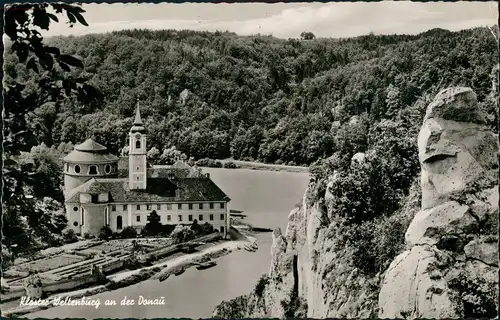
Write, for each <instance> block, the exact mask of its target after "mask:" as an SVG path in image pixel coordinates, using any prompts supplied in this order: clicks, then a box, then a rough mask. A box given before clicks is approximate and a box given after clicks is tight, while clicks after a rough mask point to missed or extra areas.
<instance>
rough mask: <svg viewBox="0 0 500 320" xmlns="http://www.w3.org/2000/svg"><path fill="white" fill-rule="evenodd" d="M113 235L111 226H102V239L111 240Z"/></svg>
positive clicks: (100, 232) (100, 234)
mask: <svg viewBox="0 0 500 320" xmlns="http://www.w3.org/2000/svg"><path fill="white" fill-rule="evenodd" d="M112 235H113V231H111V228H110V227H109V226H104V227H102V228H101V230H100V231H99V239H100V240H106V241H107V240H109V238H111V236H112Z"/></svg>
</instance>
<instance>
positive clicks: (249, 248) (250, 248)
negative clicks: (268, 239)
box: [244, 244, 257, 252]
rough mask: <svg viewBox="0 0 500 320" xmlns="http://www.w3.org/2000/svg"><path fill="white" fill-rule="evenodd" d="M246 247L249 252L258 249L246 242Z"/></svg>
mask: <svg viewBox="0 0 500 320" xmlns="http://www.w3.org/2000/svg"><path fill="white" fill-rule="evenodd" d="M244 249H245V250H246V251H248V252H255V251H257V249H255V248H253V247H252V246H249V245H248V244H246V245H245V246H244Z"/></svg>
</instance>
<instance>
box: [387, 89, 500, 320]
mask: <svg viewBox="0 0 500 320" xmlns="http://www.w3.org/2000/svg"><path fill="white" fill-rule="evenodd" d="M484 119H485V117H484V115H483V114H481V111H480V110H479V108H478V105H477V99H476V95H475V94H474V92H473V91H472V90H471V89H469V88H450V89H447V90H444V91H442V92H440V93H439V94H438V95H437V96H436V97H435V99H434V101H433V102H432V103H431V104H430V105H429V106H428V108H427V113H426V116H425V119H424V123H423V125H422V128H421V130H420V133H419V136H418V147H419V158H420V163H421V187H422V208H421V211H420V212H418V213H417V214H416V216H415V217H414V219H413V221H412V223H411V224H410V226H409V228H408V230H407V232H406V237H405V238H406V244H407V250H406V251H405V252H403V253H401V254H400V255H399V256H398V257H396V259H395V260H394V261H393V262H392V263H391V265H390V267H389V269H388V270H387V271H386V273H385V277H384V281H383V284H382V287H381V290H380V293H379V317H381V318H397V317H410V318H415V317H425V318H443V317H450V318H451V317H453V318H456V317H459V318H462V317H494V316H495V310H496V309H497V307H498V305H496V306H495V304H498V292H497V290H496V288H497V287H498V274H497V272H498V244H497V243H498V242H497V241H498V239H497V236H496V233H497V222H498V181H497V179H498V138H497V137H496V136H495V135H494V134H493V133H492V132H491V131H490V130H489V129H488V128H487V127H486V126H485V125H484V123H485V121H484Z"/></svg>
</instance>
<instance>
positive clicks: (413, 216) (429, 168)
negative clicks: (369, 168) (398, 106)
mask: <svg viewBox="0 0 500 320" xmlns="http://www.w3.org/2000/svg"><path fill="white" fill-rule="evenodd" d="M484 123H485V122H484V116H483V115H482V114H481V112H480V111H479V108H478V104H477V101H476V96H475V94H474V93H473V92H472V91H471V90H470V89H467V88H451V89H447V90H445V91H442V92H441V93H439V94H438V95H437V96H436V97H435V99H434V101H433V102H432V103H431V104H430V105H429V106H428V107H427V112H426V115H425V118H424V122H423V125H422V127H421V130H420V133H419V135H418V150H419V160H420V165H421V174H420V183H416V184H414V185H413V187H412V188H411V189H410V191H409V193H408V194H407V196H406V197H405V199H404V201H403V203H402V205H401V208H400V209H399V210H396V211H395V212H394V214H393V215H392V216H390V217H380V218H379V219H374V220H373V222H372V223H371V224H364V225H366V226H367V227H365V228H366V229H363V228H360V227H357V228H352V227H349V223H347V222H346V219H345V218H344V217H342V216H341V215H339V214H337V211H338V210H337V208H335V207H332V206H331V205H329V204H330V203H332V202H333V201H332V197H334V195H333V194H332V192H331V190H332V187H333V185H334V184H335V183H336V181H337V180H338V179H340V178H339V176H340V174H339V173H338V172H335V171H334V172H333V173H331V174H330V175H329V177H328V178H327V179H326V188H325V190H324V192H320V194H321V196H320V197H319V198H318V197H317V194H318V193H317V192H316V191H317V190H315V189H317V185H316V183H315V182H314V181H313V182H311V184H310V185H309V187H308V190H307V191H306V193H305V196H304V198H303V201H302V204H301V205H300V207H299V208H296V209H294V210H292V212H291V213H290V215H289V222H288V226H287V229H286V232H285V233H284V234H283V233H282V232H281V231H280V230H279V229H278V230H275V232H274V234H273V240H274V243H273V247H272V262H271V267H270V270H269V273H268V274H267V275H264V276H263V277H262V278H261V279H260V280H259V282H258V283H257V285H256V287H255V290H254V291H253V292H252V293H250V294H249V295H246V296H243V297H238V298H237V299H234V300H232V301H229V302H223V303H222V304H221V305H219V306H218V307H217V308H216V310H215V312H214V316H218V317H294V316H295V317H306V316H307V317H314V318H325V317H346V318H366V317H377V316H378V317H382V318H401V317H404V318H407V317H408V318H415V317H428V318H434V317H435V318H441V317H465V316H471V317H472V316H473V317H480V316H493V317H494V316H495V315H496V309H497V307H498V292H497V290H496V289H497V287H498V274H497V270H498V244H497V243H498V242H497V241H498V238H497V222H498V180H497V177H498V142H497V137H496V136H495V135H494V134H493V133H492V132H491V131H489V129H488V128H487V127H486V126H485V125H484ZM370 157H373V155H372V154H370V153H367V154H366V155H365V154H361V153H358V154H355V155H354V156H353V157H352V161H351V167H356V166H360V167H362V166H364V165H365V162H369V161H370ZM360 196H361V195H360ZM354 200H356V199H353V201H354ZM383 200H384V199H380V201H383ZM399 229H401V230H402V231H401V232H399V231H398V230H399ZM363 230H366V232H368V231H369V232H374V233H375V234H377V236H376V237H375V239H376V241H375V242H380V243H382V244H379V248H381V251H377V252H379V253H381V254H380V259H381V260H383V259H384V258H385V259H386V260H388V261H386V263H385V262H384V261H381V262H377V261H376V262H374V263H378V265H381V266H383V267H382V268H379V269H376V270H378V272H376V273H375V272H372V273H370V272H366V271H363V270H362V269H363V268H359V265H360V264H359V262H358V263H356V261H359V260H360V259H363V258H364V259H365V260H362V261H367V262H366V263H370V261H371V260H370V259H368V258H366V256H369V255H368V254H366V252H363V241H365V240H364V239H363V237H364V236H363ZM405 231H406V233H404V232H405ZM398 232H399V233H400V234H401V235H400V236H398ZM346 239H347V240H346ZM358 241H359V242H358ZM372 242H373V241H372ZM360 248H361V250H360ZM364 250H370V247H368V246H367V247H366V248H364ZM384 250H385V251H391V252H384ZM360 252H361V254H360ZM360 257H361V258H360ZM391 261H392V262H391ZM357 266H358V267H357Z"/></svg>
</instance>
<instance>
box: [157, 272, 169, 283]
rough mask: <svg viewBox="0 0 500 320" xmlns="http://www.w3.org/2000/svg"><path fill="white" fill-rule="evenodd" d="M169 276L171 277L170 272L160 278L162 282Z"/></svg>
mask: <svg viewBox="0 0 500 320" xmlns="http://www.w3.org/2000/svg"><path fill="white" fill-rule="evenodd" d="M168 277H170V274H167V275H164V276H162V277H161V278H160V279H159V280H160V282H163V281H165V280H167V279H168Z"/></svg>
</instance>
